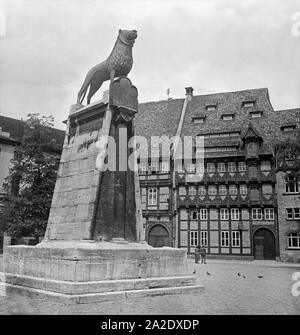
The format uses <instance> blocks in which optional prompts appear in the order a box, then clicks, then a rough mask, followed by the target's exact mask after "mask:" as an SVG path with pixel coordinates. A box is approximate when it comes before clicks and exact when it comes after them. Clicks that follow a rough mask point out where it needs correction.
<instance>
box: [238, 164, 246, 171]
mask: <svg viewBox="0 0 300 335" xmlns="http://www.w3.org/2000/svg"><path fill="white" fill-rule="evenodd" d="M238 169H239V171H240V172H244V171H246V169H247V165H246V163H245V162H239V165H238Z"/></svg>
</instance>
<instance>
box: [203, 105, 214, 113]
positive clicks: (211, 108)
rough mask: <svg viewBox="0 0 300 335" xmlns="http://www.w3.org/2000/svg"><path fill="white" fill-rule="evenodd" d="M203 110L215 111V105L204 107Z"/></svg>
mask: <svg viewBox="0 0 300 335" xmlns="http://www.w3.org/2000/svg"><path fill="white" fill-rule="evenodd" d="M205 108H206V110H207V111H208V112H212V111H215V110H216V109H217V105H206V107H205Z"/></svg>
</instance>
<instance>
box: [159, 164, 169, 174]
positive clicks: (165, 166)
mask: <svg viewBox="0 0 300 335" xmlns="http://www.w3.org/2000/svg"><path fill="white" fill-rule="evenodd" d="M169 171H170V164H169V162H161V163H160V172H161V173H169Z"/></svg>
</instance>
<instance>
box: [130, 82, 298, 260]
mask: <svg viewBox="0 0 300 335" xmlns="http://www.w3.org/2000/svg"><path fill="white" fill-rule="evenodd" d="M299 111H300V110H299V109H293V110H287V111H274V109H273V107H272V104H271V102H270V99H269V93H268V90H267V89H266V88H262V89H252V90H244V91H238V92H229V93H219V94H208V95H198V96H193V89H192V88H191V87H189V88H187V89H186V97H185V99H176V100H175V99H174V100H166V101H158V102H151V103H145V104H140V108H139V113H138V115H137V122H136V123H137V124H136V129H137V134H138V135H144V136H147V138H148V139H150V137H151V136H163V135H165V136H168V137H172V136H175V135H176V134H177V135H179V136H180V137H181V139H182V141H183V139H184V137H185V136H192V138H193V139H194V140H195V139H196V138H197V137H198V136H201V137H203V138H204V147H205V148H204V168H203V166H202V167H201V166H199V167H197V164H196V161H195V157H194V159H193V160H192V161H191V162H190V163H189V164H186V165H185V166H184V168H183V169H180V170H178V169H177V168H176V167H175V165H177V162H175V161H174V160H172V159H171V160H170V162H168V161H167V160H166V159H164V158H163V157H161V156H160V157H159V158H156V159H154V160H153V159H152V161H150V160H149V161H148V162H145V161H141V162H140V165H139V167H140V185H141V194H142V204H143V215H144V217H145V220H146V236H147V240H148V241H149V243H150V244H152V245H154V246H161V245H169V246H178V247H180V248H186V249H187V251H188V252H189V253H193V252H194V248H195V246H197V245H198V244H202V245H205V246H206V248H207V251H208V254H209V257H226V258H239V259H241V258H244V259H254V258H255V259H279V258H280V256H282V258H284V259H286V258H287V257H285V256H284V254H289V255H290V256H289V258H293V257H294V258H295V256H293V255H296V254H297V253H298V252H299V251H300V246H299V232H300V220H299V218H298V209H299V207H300V201H299V188H295V192H294V193H293V195H292V196H293V201H294V202H293V206H292V207H293V213H295V214H293V222H291V223H290V224H289V228H288V229H286V228H285V227H286V226H287V224H286V219H287V218H286V214H285V213H286V209H285V208H284V206H285V205H284V203H285V202H287V204H289V203H290V201H289V199H288V198H287V196H286V195H285V194H283V192H282V191H281V189H282V188H280V185H281V184H280V178H282V176H281V175H280V173H277V169H276V162H275V158H274V149H273V145H274V143H276V141H278V140H281V139H282V138H283V137H284V136H289V135H290V134H291V133H293V132H294V130H295V129H297V127H299ZM173 149H174V148H173ZM197 149H198V150H203V149H202V148H197V147H196V144H194V147H193V152H194V154H195V155H196V151H197ZM198 169H202V170H203V171H202V172H203V177H202V178H201V180H195V178H193V176H194V175H195V173H197V172H199V171H198ZM296 184H297V185H298V181H296ZM289 197H291V195H289ZM285 199H286V200H285ZM289 212H290V210H288V213H289ZM289 222H290V221H289ZM292 223H293V224H292ZM291 225H292V226H293V228H291ZM289 233H292V234H293V235H291V236H292V237H291V236H290V235H287V234H289ZM291 238H293V241H296V239H297V241H298V242H295V243H294V242H293V243H294V244H293V247H292V249H291V248H289V247H288V243H289V242H288V241H290V240H291ZM297 243H298V244H297ZM284 250H285V251H284ZM297 250H298V251H297ZM296 258H297V257H296Z"/></svg>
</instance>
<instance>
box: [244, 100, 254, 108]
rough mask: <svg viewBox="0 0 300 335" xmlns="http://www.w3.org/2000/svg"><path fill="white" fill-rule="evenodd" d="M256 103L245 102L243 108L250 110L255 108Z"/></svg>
mask: <svg viewBox="0 0 300 335" xmlns="http://www.w3.org/2000/svg"><path fill="white" fill-rule="evenodd" d="M254 105H255V101H244V102H243V107H246V108H249V107H254Z"/></svg>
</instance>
